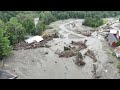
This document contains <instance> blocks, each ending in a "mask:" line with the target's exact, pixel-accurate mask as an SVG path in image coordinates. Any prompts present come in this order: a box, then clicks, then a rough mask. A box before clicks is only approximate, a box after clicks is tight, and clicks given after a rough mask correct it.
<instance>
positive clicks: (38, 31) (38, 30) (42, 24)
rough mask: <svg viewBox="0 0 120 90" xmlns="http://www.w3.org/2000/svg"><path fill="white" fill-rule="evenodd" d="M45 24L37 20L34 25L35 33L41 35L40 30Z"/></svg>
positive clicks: (42, 29)
mask: <svg viewBox="0 0 120 90" xmlns="http://www.w3.org/2000/svg"><path fill="white" fill-rule="evenodd" d="M45 28H46V27H45V24H44V23H43V22H40V21H39V22H38V24H37V25H36V32H35V34H37V35H41V34H42V32H43V31H44V30H45Z"/></svg>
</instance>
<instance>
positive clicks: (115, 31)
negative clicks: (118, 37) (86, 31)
mask: <svg viewBox="0 0 120 90" xmlns="http://www.w3.org/2000/svg"><path fill="white" fill-rule="evenodd" d="M117 31H118V30H116V29H111V30H110V33H111V34H117Z"/></svg>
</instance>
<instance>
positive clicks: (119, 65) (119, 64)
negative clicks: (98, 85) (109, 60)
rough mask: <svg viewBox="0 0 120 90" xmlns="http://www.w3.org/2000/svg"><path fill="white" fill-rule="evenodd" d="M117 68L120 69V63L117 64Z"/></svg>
mask: <svg viewBox="0 0 120 90" xmlns="http://www.w3.org/2000/svg"><path fill="white" fill-rule="evenodd" d="M117 68H118V69H120V61H119V62H118V63H117Z"/></svg>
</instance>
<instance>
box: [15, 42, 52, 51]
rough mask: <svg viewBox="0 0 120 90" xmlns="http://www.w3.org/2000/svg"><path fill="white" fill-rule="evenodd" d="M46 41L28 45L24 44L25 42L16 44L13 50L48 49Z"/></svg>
mask: <svg viewBox="0 0 120 90" xmlns="http://www.w3.org/2000/svg"><path fill="white" fill-rule="evenodd" d="M46 43H47V41H45V40H43V41H41V42H36V41H34V42H32V43H30V44H28V43H25V42H20V43H18V44H16V45H15V46H13V50H22V49H24V50H26V49H35V48H38V47H46V48H49V47H50V46H49V45H47V44H46Z"/></svg>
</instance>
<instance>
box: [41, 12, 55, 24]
mask: <svg viewBox="0 0 120 90" xmlns="http://www.w3.org/2000/svg"><path fill="white" fill-rule="evenodd" d="M40 20H41V21H43V23H44V24H47V25H48V24H50V23H51V22H54V21H55V20H56V18H55V17H54V16H53V15H52V13H51V12H50V11H44V12H41V13H40Z"/></svg>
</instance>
